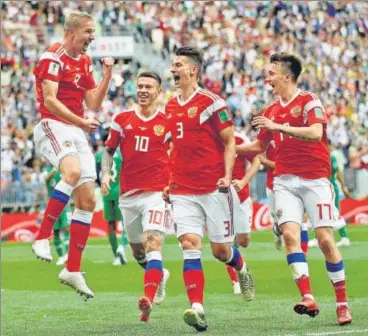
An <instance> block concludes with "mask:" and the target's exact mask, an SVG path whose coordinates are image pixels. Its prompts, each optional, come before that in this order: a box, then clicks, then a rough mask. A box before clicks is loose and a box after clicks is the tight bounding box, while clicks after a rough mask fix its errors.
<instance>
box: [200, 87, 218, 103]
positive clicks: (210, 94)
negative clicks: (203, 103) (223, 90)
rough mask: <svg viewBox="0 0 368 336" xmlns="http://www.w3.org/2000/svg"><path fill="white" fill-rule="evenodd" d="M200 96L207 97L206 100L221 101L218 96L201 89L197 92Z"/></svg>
mask: <svg viewBox="0 0 368 336" xmlns="http://www.w3.org/2000/svg"><path fill="white" fill-rule="evenodd" d="M199 93H200V94H203V95H204V96H207V97H208V98H211V99H212V100H219V99H221V98H220V97H219V96H217V95H215V94H214V93H212V92H210V91H205V90H203V89H201V90H200V91H199Z"/></svg>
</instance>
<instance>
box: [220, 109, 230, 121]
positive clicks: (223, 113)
mask: <svg viewBox="0 0 368 336" xmlns="http://www.w3.org/2000/svg"><path fill="white" fill-rule="evenodd" d="M218 116H219V118H220V121H221V123H226V122H228V121H230V120H231V118H230V115H229V112H227V110H222V111H220V112H219V114H218Z"/></svg>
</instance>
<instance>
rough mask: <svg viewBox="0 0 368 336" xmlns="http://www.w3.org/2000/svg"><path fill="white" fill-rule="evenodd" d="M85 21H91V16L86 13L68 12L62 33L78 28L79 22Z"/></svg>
mask: <svg viewBox="0 0 368 336" xmlns="http://www.w3.org/2000/svg"><path fill="white" fill-rule="evenodd" d="M86 19H88V20H93V17H92V15H89V14H88V13H86V12H80V11H73V12H70V13H69V14H68V15H67V16H66V18H65V23H64V31H67V30H69V29H71V28H79V27H80V24H81V21H83V20H86Z"/></svg>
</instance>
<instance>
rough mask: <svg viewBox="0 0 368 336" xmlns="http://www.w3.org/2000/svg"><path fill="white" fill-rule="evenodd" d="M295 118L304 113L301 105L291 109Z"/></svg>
mask: <svg viewBox="0 0 368 336" xmlns="http://www.w3.org/2000/svg"><path fill="white" fill-rule="evenodd" d="M290 113H291V115H292V116H293V117H294V118H298V117H299V116H300V115H301V114H302V108H301V107H300V106H295V107H293V108H292V109H291V111H290Z"/></svg>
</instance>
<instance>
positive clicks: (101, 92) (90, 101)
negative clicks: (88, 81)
mask: <svg viewBox="0 0 368 336" xmlns="http://www.w3.org/2000/svg"><path fill="white" fill-rule="evenodd" d="M113 66H114V59H113V58H112V57H109V58H105V59H104V60H103V65H102V74H103V76H102V79H101V82H100V83H99V84H98V86H97V87H96V88H94V89H90V90H87V91H86V95H85V97H84V100H85V102H86V105H87V107H88V108H89V109H90V110H91V111H96V110H97V109H98V108H99V107H100V106H101V104H102V101H103V100H104V98H105V96H106V93H107V89H108V88H109V83H110V79H111V76H112V68H113Z"/></svg>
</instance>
